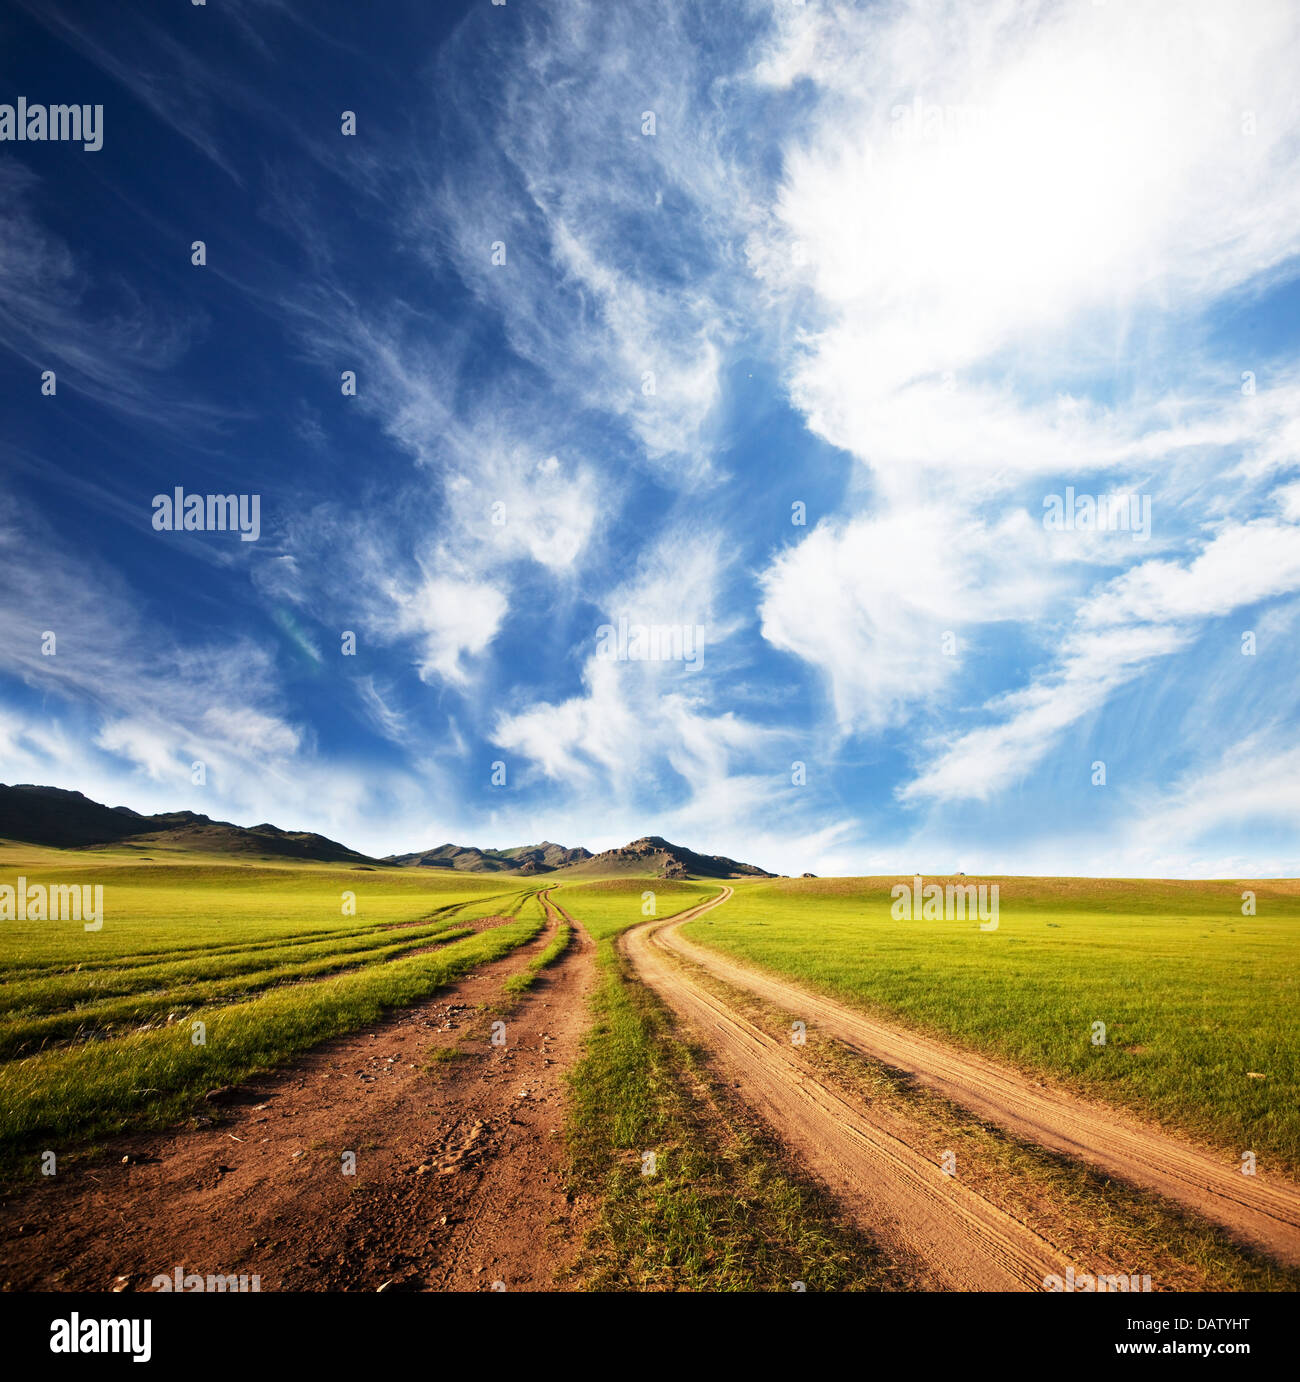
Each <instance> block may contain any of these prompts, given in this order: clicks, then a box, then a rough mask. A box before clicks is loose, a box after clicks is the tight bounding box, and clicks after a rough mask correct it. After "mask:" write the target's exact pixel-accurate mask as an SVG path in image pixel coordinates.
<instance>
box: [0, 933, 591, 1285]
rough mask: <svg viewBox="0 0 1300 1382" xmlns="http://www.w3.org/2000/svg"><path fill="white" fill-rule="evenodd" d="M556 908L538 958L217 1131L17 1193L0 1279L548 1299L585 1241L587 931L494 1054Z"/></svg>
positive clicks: (489, 971)
mask: <svg viewBox="0 0 1300 1382" xmlns="http://www.w3.org/2000/svg"><path fill="white" fill-rule="evenodd" d="M547 911H548V923H547V926H546V929H545V931H544V933H543V934H542V935H541V936H540V937H538V938H537V939H535V940H534V941H532V942H531V943H530V944H528V945H526V946H522V947H521V948H520V949H518V950H516V951H514V952H513V953H512V954H510V955H508V956H506V957H505V958H503V959H502V960H500V961H498V962H496V963H495V964H491V965H485V966H483V967H482V968H480V969H479V970H478V971H476V972H475V973H473V974H471V975H469V976H467V977H466V978H465V979H463V980H462V981H460V982H459V983H457V984H454V985H451V986H449V987H448V988H446V989H444V990H442V991H441V992H440V993H438V994H437V995H435V996H434V997H433V998H431V999H429V1000H428V1001H426V1002H424V1003H421V1004H418V1005H416V1006H414V1007H412V1008H409V1009H406V1010H404V1011H402V1012H400V1013H396V1014H394V1015H393V1016H392V1017H390V1018H388V1019H387V1020H385V1021H383V1022H380V1023H378V1024H376V1025H374V1026H373V1027H371V1028H369V1029H368V1030H366V1031H364V1032H361V1033H358V1034H356V1035H354V1036H349V1037H343V1038H340V1039H338V1040H335V1041H331V1042H328V1043H326V1044H324V1045H322V1046H320V1047H318V1048H317V1049H316V1050H314V1051H312V1052H311V1053H310V1055H309V1056H307V1057H306V1058H305V1059H303V1060H301V1061H299V1062H296V1063H295V1064H294V1065H293V1066H291V1067H290V1068H288V1069H287V1070H285V1071H283V1072H278V1073H274V1074H268V1075H265V1076H263V1077H261V1078H259V1079H257V1080H255V1081H253V1082H250V1083H249V1084H248V1085H246V1086H243V1087H241V1088H240V1089H239V1090H237V1091H233V1093H232V1095H231V1096H229V1097H228V1099H227V1100H225V1101H222V1102H221V1103H220V1104H218V1105H214V1107H213V1108H212V1110H211V1112H212V1115H213V1117H212V1119H211V1120H210V1121H211V1122H212V1126H209V1127H202V1128H199V1129H198V1130H190V1129H184V1130H177V1131H174V1132H169V1133H162V1134H153V1135H143V1136H138V1137H131V1138H122V1139H116V1140H114V1141H113V1143H112V1144H111V1145H110V1146H109V1147H107V1148H106V1150H105V1154H104V1155H103V1156H102V1157H98V1158H96V1159H95V1160H94V1161H93V1162H91V1163H89V1164H86V1165H82V1166H76V1167H71V1166H70V1167H69V1169H68V1170H66V1171H63V1170H61V1171H60V1173H59V1174H58V1175H57V1176H55V1177H53V1178H51V1179H48V1180H47V1179H42V1180H41V1181H40V1182H38V1183H37V1184H35V1185H33V1186H30V1187H25V1188H22V1189H19V1190H16V1191H14V1192H12V1193H10V1194H8V1195H6V1196H5V1199H4V1203H3V1204H2V1205H0V1284H2V1285H3V1286H4V1287H6V1288H8V1289H28V1290H30V1289H39V1290H58V1289H83V1290H110V1289H114V1288H115V1284H116V1288H117V1289H126V1290H135V1291H140V1290H149V1289H150V1288H151V1283H152V1280H153V1278H154V1277H155V1276H156V1275H160V1274H168V1275H170V1274H172V1273H173V1271H174V1269H175V1267H177V1266H180V1267H183V1268H184V1271H185V1272H186V1273H197V1274H199V1275H202V1276H205V1277H206V1276H207V1275H208V1274H213V1275H222V1276H229V1275H233V1274H248V1275H250V1276H251V1275H252V1274H257V1275H259V1276H260V1277H261V1289H262V1290H266V1291H271V1290H368V1291H374V1290H377V1289H380V1288H381V1287H383V1288H385V1289H389V1290H430V1289H432V1290H489V1289H492V1287H493V1285H494V1283H495V1284H496V1289H498V1290H500V1289H506V1290H516V1289H531V1290H544V1289H554V1287H555V1285H556V1284H557V1282H556V1276H557V1273H561V1274H562V1272H563V1269H564V1267H565V1265H566V1264H567V1262H568V1260H569V1259H570V1258H571V1257H572V1255H573V1254H574V1253H575V1252H576V1249H577V1246H578V1238H579V1235H580V1230H581V1214H580V1212H579V1210H578V1209H577V1207H575V1206H573V1205H571V1204H569V1203H567V1201H566V1199H565V1193H564V1187H563V1183H562V1176H561V1167H562V1165H563V1160H564V1140H563V1132H564V1108H563V1102H564V1098H565V1089H564V1083H563V1077H564V1072H565V1071H566V1070H567V1068H568V1067H569V1065H570V1064H571V1062H572V1061H573V1060H574V1059H575V1058H576V1057H577V1055H578V1054H579V1049H580V1046H581V1042H582V1038H583V1035H584V1033H585V1030H586V1025H587V1020H588V1019H587V993H588V990H589V987H590V985H591V982H592V971H593V965H592V955H593V951H594V947H593V946H592V944H591V942H590V940H589V939H588V938H587V936H586V935H585V933H583V932H582V931H581V930H580V929H577V928H575V931H574V936H573V939H572V941H571V942H570V945H569V948H568V950H567V951H566V952H565V954H564V956H563V957H562V958H561V959H560V960H559V961H558V962H557V963H556V965H554V966H553V967H551V968H550V969H547V970H545V971H543V973H542V975H541V976H540V977H539V978H538V980H537V982H536V984H535V986H534V988H533V989H532V990H530V991H529V993H528V994H527V995H526V996H525V997H524V998H523V999H522V1000H521V1001H520V1002H519V1003H518V1004H517V1006H515V1007H513V1008H512V1009H510V1010H509V1011H507V1012H505V1013H504V1015H501V1016H500V1020H503V1021H504V1023H505V1029H504V1037H505V1044H504V1045H493V1044H492V1043H491V1040H490V1022H491V1021H492V1020H493V1019H494V1018H497V1017H498V1016H499V1014H498V1013H497V1012H496V1011H495V1010H494V1005H496V1004H498V1003H499V1002H500V1001H501V998H502V984H503V982H504V980H505V979H506V978H507V977H509V976H510V975H512V974H516V973H519V972H520V971H522V970H523V969H524V967H525V966H526V965H527V963H528V962H529V961H530V960H531V959H534V958H536V956H537V954H538V953H540V951H541V949H542V948H543V947H544V946H545V945H546V944H547V941H548V939H549V938H550V937H552V936H553V935H554V933H555V928H556V925H557V921H556V916H555V913H554V910H553V909H551V908H550V907H548V908H547ZM484 1006H486V1008H487V1010H486V1011H481V1010H480V1009H481V1008H483V1007H484ZM453 1048H457V1049H458V1050H459V1053H460V1054H458V1055H456V1056H455V1058H453V1059H439V1058H438V1057H439V1055H440V1053H441V1054H442V1055H444V1056H445V1055H448V1054H450V1053H451V1051H452V1050H453ZM346 1152H351V1153H353V1154H355V1174H351V1175H349V1174H345V1173H344V1167H345V1165H347V1162H346V1160H345V1157H344V1153H346ZM123 1158H126V1160H125V1162H124V1160H123Z"/></svg>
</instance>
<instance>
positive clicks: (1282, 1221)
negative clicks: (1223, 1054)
mask: <svg viewBox="0 0 1300 1382" xmlns="http://www.w3.org/2000/svg"><path fill="white" fill-rule="evenodd" d="M731 891H732V890H731V889H730V888H727V889H724V891H723V893H722V895H720V896H719V897H717V898H715V899H712V900H711V901H710V902H709V903H706V904H704V905H703V906H701V907H698V908H694V909H692V910H691V911H690V912H688V913H684V914H682V915H680V916H677V917H674V918H670V919H669V920H667V921H658V922H650V923H647V924H646V925H644V926H641V927H638V928H636V929H635V930H633V931H630V932H628V933H626V935H625V936H624V946H625V950H626V953H627V954H628V956H629V958H630V959H631V960H632V962H633V964H634V965H635V967H636V969H637V971H638V973H639V974H640V976H641V977H642V979H644V981H645V982H646V983H647V984H649V985H650V986H651V988H653V989H654V990H655V992H656V993H658V994H659V995H660V997H661V998H663V999H664V1000H665V1001H666V1002H667V1003H668V1004H669V1006H670V1007H672V1008H673V1009H675V1010H676V1011H678V1012H680V1013H682V1015H683V1016H685V1017H687V1018H688V1019H690V1020H691V1021H692V1022H693V1023H694V1025H695V1026H696V1027H697V1028H698V1029H699V1031H700V1033H701V1035H702V1036H703V1037H704V1040H705V1042H706V1044H707V1045H709V1046H710V1047H712V1048H713V1049H714V1051H715V1052H716V1053H717V1054H718V1055H719V1056H720V1057H721V1058H722V1059H723V1061H724V1062H726V1063H727V1064H728V1065H729V1066H730V1068H732V1069H733V1070H734V1071H735V1072H736V1074H737V1076H738V1077H739V1079H740V1081H741V1088H742V1091H743V1092H744V1093H745V1094H746V1097H748V1098H750V1099H751V1100H752V1101H753V1103H754V1104H755V1106H756V1107H759V1108H760V1110H761V1111H763V1112H764V1113H765V1114H766V1116H767V1117H768V1120H769V1121H770V1122H771V1123H772V1124H773V1125H774V1127H775V1128H776V1129H777V1131H778V1132H779V1133H780V1134H781V1136H782V1137H783V1139H784V1140H785V1141H786V1142H787V1143H788V1144H789V1145H791V1146H792V1147H794V1148H796V1149H797V1150H799V1151H800V1152H801V1153H802V1154H803V1155H804V1156H806V1158H807V1160H808V1164H809V1165H810V1167H812V1169H814V1170H815V1171H817V1172H818V1173H819V1174H820V1175H821V1176H822V1178H823V1179H824V1180H826V1181H827V1183H828V1184H830V1185H831V1186H832V1188H834V1189H835V1190H836V1191H837V1192H838V1193H839V1194H840V1196H841V1198H842V1199H843V1200H844V1202H845V1203H846V1205H848V1206H850V1207H852V1206H855V1205H856V1206H858V1207H859V1208H860V1209H861V1210H862V1211H863V1221H864V1223H867V1225H868V1226H869V1227H872V1228H873V1229H874V1230H875V1231H876V1232H877V1234H878V1235H879V1234H880V1233H881V1232H882V1231H883V1232H884V1235H885V1236H886V1237H894V1238H896V1239H897V1241H898V1242H899V1243H900V1244H902V1245H903V1246H905V1247H907V1248H908V1249H910V1250H911V1251H913V1252H916V1253H917V1254H919V1255H920V1256H921V1257H923V1258H924V1259H925V1260H926V1261H929V1262H932V1263H934V1264H936V1270H937V1271H938V1273H939V1275H940V1276H941V1278H942V1279H943V1284H945V1285H949V1286H957V1287H960V1288H967V1289H969V1288H970V1287H971V1286H982V1287H984V1288H985V1289H1005V1288H1006V1287H1007V1286H1008V1285H1009V1284H1018V1285H1020V1286H1021V1287H1031V1288H1034V1289H1041V1288H1042V1280H1043V1277H1044V1276H1045V1275H1047V1274H1048V1273H1056V1274H1058V1275H1059V1274H1062V1273H1063V1271H1064V1267H1063V1265H1060V1263H1061V1261H1062V1259H1061V1258H1060V1256H1059V1254H1057V1252H1056V1250H1055V1249H1054V1248H1052V1247H1051V1245H1049V1244H1047V1243H1046V1242H1044V1241H1043V1240H1042V1239H1041V1238H1039V1237H1038V1236H1037V1235H1035V1234H1034V1233H1032V1232H1030V1231H1029V1230H1028V1229H1025V1228H1023V1227H1022V1226H1021V1225H1020V1224H1018V1223H1017V1222H1016V1221H1015V1220H1014V1219H1010V1218H1009V1217H1008V1216H1007V1215H1006V1214H1004V1213H1003V1212H1002V1211H1000V1210H998V1209H996V1208H995V1207H994V1206H992V1205H989V1204H987V1203H986V1202H984V1201H982V1200H979V1198H978V1197H977V1196H974V1195H973V1194H971V1193H970V1192H964V1191H963V1190H962V1188H961V1187H960V1186H958V1185H957V1184H956V1183H955V1182H954V1181H953V1180H951V1179H949V1178H947V1177H944V1176H943V1175H942V1173H941V1171H940V1170H939V1168H938V1167H937V1166H936V1165H934V1163H933V1162H931V1161H929V1160H927V1159H926V1158H923V1157H918V1156H917V1154H916V1153H915V1152H913V1151H912V1150H911V1149H910V1148H909V1147H908V1146H907V1143H906V1128H905V1127H903V1128H900V1127H898V1126H896V1125H895V1126H892V1127H887V1126H885V1125H883V1123H882V1120H881V1119H880V1117H879V1116H878V1115H876V1114H875V1113H874V1112H873V1113H872V1115H871V1116H870V1117H868V1115H867V1113H866V1112H865V1111H864V1110H863V1109H862V1108H861V1107H858V1106H855V1105H853V1104H850V1103H848V1102H847V1101H846V1100H845V1099H844V1098H842V1097H841V1096H840V1095H839V1094H838V1093H837V1092H836V1091H835V1090H834V1089H832V1088H831V1087H830V1086H829V1085H828V1084H826V1083H824V1082H822V1081H820V1080H819V1079H818V1078H816V1077H815V1076H814V1075H813V1074H812V1073H811V1072H810V1071H809V1070H808V1069H807V1068H806V1066H804V1065H803V1064H802V1063H801V1062H800V1061H799V1059H798V1057H797V1055H796V1053H795V1051H794V1050H793V1049H792V1047H791V1046H790V1045H789V1044H788V1043H786V1042H783V1041H777V1040H775V1039H774V1038H772V1037H771V1036H769V1035H768V1034H766V1033H765V1032H762V1031H760V1030H759V1029H758V1028H756V1027H754V1026H753V1024H752V1023H750V1022H748V1021H747V1020H746V1019H745V1018H744V1017H742V1016H740V1015H739V1014H737V1013H735V1012H733V1011H732V1010H731V1009H730V1008H729V1007H728V1005H727V1004H726V1003H724V1002H723V1001H721V1000H720V999H718V998H717V997H716V996H715V995H714V994H712V993H711V992H709V991H708V990H707V989H705V988H704V987H703V986H701V985H700V984H698V983H696V982H693V981H692V979H691V976H690V971H689V969H683V968H682V967H681V966H680V965H679V964H676V963H675V962H674V961H673V960H671V959H670V958H669V953H670V952H676V954H678V955H680V956H682V957H683V958H685V959H688V960H690V961H691V962H693V963H694V964H697V965H699V966H701V967H702V968H703V969H705V970H706V971H707V972H708V973H710V974H713V975H715V976H716V977H717V978H719V979H721V980H724V981H725V982H726V983H729V984H732V985H734V986H736V987H737V988H741V989H745V990H748V991H749V992H751V993H753V994H755V995H756V996H758V997H759V998H761V999H764V1000H765V1001H767V1002H769V1003H772V1004H773V1005H775V1006H776V1007H778V1008H780V1009H781V1010H783V1011H785V1012H788V1013H790V1014H792V1015H794V1016H795V1017H798V1018H799V1019H801V1020H803V1021H805V1022H806V1023H807V1024H808V1026H809V1028H810V1029H813V1028H816V1029H819V1030H821V1031H822V1032H824V1033H826V1034H827V1035H830V1036H833V1037H836V1038H838V1039H839V1040H840V1041H842V1042H844V1043H845V1044H846V1045H848V1046H850V1047H851V1048H853V1049H855V1050H857V1051H859V1052H861V1053H863V1054H864V1055H867V1056H869V1057H871V1058H872V1059H874V1060H877V1061H880V1062H882V1063H883V1064H885V1065H887V1066H889V1067H891V1068H893V1069H895V1070H901V1071H904V1072H906V1073H908V1074H910V1075H911V1076H913V1077H914V1078H915V1079H916V1080H917V1081H918V1082H919V1083H921V1084H924V1085H927V1086H928V1087H930V1088H932V1089H934V1090H937V1091H938V1092H940V1093H941V1094H943V1095H944V1096H945V1097H947V1098H948V1099H950V1100H952V1102H954V1103H956V1104H959V1105H961V1106H963V1107H965V1108H968V1109H970V1110H971V1111H972V1112H974V1113H976V1114H977V1115H978V1116H980V1117H982V1118H985V1119H987V1120H988V1121H990V1122H993V1123H996V1124H998V1125H999V1126H1001V1127H1004V1128H1006V1129H1007V1130H1008V1131H1010V1132H1012V1133H1014V1134H1015V1135H1016V1136H1018V1137H1021V1138H1025V1139H1027V1140H1031V1141H1034V1142H1037V1143H1039V1144H1040V1145H1042V1146H1045V1147H1049V1148H1051V1149H1053V1150H1055V1151H1059V1152H1065V1153H1067V1154H1069V1155H1071V1156H1075V1157H1078V1158H1080V1159H1081V1160H1084V1161H1087V1162H1090V1163H1091V1164H1093V1165H1095V1166H1099V1167H1102V1168H1104V1169H1105V1170H1106V1171H1108V1172H1110V1173H1111V1174H1113V1175H1115V1176H1117V1177H1121V1178H1123V1179H1124V1180H1127V1181H1130V1182H1131V1183H1132V1184H1134V1185H1138V1186H1141V1187H1144V1188H1146V1189H1150V1190H1156V1191H1158V1192H1159V1193H1160V1194H1162V1195H1165V1196H1168V1197H1169V1198H1170V1199H1173V1200H1176V1201H1178V1202H1179V1203H1181V1204H1183V1205H1186V1206H1188V1207H1189V1208H1192V1209H1194V1210H1196V1211H1197V1212H1199V1213H1201V1214H1202V1215H1204V1216H1205V1217H1206V1218H1208V1219H1211V1220H1212V1221H1214V1222H1216V1223H1218V1224H1221V1225H1222V1226H1224V1227H1225V1228H1227V1229H1229V1230H1230V1231H1231V1232H1233V1233H1234V1234H1236V1235H1237V1236H1239V1237H1240V1238H1241V1239H1242V1240H1243V1241H1245V1242H1248V1243H1251V1244H1253V1245H1255V1246H1258V1247H1261V1248H1263V1249H1264V1250H1266V1251H1267V1252H1270V1253H1272V1254H1273V1255H1274V1256H1276V1257H1277V1258H1278V1259H1280V1260H1282V1261H1284V1262H1288V1263H1297V1262H1300V1189H1297V1188H1296V1187H1294V1186H1291V1185H1289V1184H1288V1183H1285V1182H1279V1181H1276V1180H1272V1179H1267V1178H1265V1177H1264V1176H1260V1175H1257V1176H1254V1177H1249V1176H1243V1175H1241V1174H1240V1172H1239V1171H1237V1170H1235V1169H1234V1164H1233V1163H1231V1162H1228V1161H1227V1160H1226V1159H1224V1158H1216V1157H1215V1156H1214V1155H1212V1154H1210V1153H1207V1152H1203V1151H1200V1150H1199V1149H1197V1148H1194V1147H1191V1146H1189V1145H1187V1144H1186V1143H1184V1142H1183V1141H1181V1140H1179V1139H1177V1138H1175V1137H1172V1136H1170V1135H1168V1134H1166V1133H1162V1132H1160V1131H1159V1130H1157V1129H1153V1128H1149V1127H1145V1126H1143V1125H1142V1124H1140V1123H1139V1122H1138V1121H1137V1120H1136V1119H1134V1118H1131V1117H1129V1116H1127V1115H1123V1114H1120V1113H1118V1112H1116V1111H1115V1110H1112V1109H1108V1108H1104V1107H1101V1106H1098V1105H1095V1104H1089V1103H1085V1102H1083V1101H1081V1100H1077V1099H1074V1098H1072V1097H1071V1096H1070V1095H1068V1094H1064V1093H1061V1092H1058V1091H1054V1090H1050V1089H1047V1088H1045V1087H1043V1086H1041V1085H1038V1084H1035V1083H1034V1082H1033V1081H1032V1080H1030V1079H1029V1078H1027V1077H1026V1076H1024V1075H1021V1074H1019V1073H1018V1072H1016V1071H1013V1070H1009V1069H1007V1068H1006V1067H1004V1066H1000V1065H998V1064H997V1063H996V1062H993V1061H991V1060H988V1059H985V1058H984V1057H981V1056H977V1055H973V1054H971V1053H969V1052H965V1051H960V1050H958V1049H956V1048H954V1047H950V1046H947V1045H945V1044H944V1043H942V1042H939V1041H936V1040H933V1039H931V1038H927V1037H922V1036H918V1035H917V1034H915V1033H912V1032H908V1031H905V1030H903V1029H901V1028H897V1027H893V1026H890V1025H889V1024H887V1023H883V1022H881V1021H879V1020H877V1019H875V1018H872V1017H869V1016H867V1015H865V1014H863V1013H861V1012H857V1011H855V1010H854V1009H851V1008H848V1007H846V1006H845V1005H843V1004H840V1003H837V1002H835V1001H833V1000H831V999H827V998H823V997H820V996H818V995H815V994H811V993H808V992H806V991H805V990H803V989H801V988H799V987H797V986H796V985H793V984H790V983H787V982H785V981H783V980H780V979H776V978H772V977H771V976H768V975H766V974H760V973H758V972H756V971H754V970H751V969H748V968H747V967H745V966H744V965H740V964H737V963H736V962H735V961H733V960H730V959H728V958H727V957H725V956H722V955H719V954H717V953H715V952H713V951H710V950H707V949H705V948H703V947H701V946H699V945H695V944H693V943H692V942H690V941H688V940H686V939H685V938H684V937H682V936H681V934H680V929H679V928H680V927H681V926H682V925H683V924H684V923H685V922H687V921H689V920H691V919H692V918H693V917H696V916H699V915H700V914H701V913H702V912H705V911H707V910H709V909H710V908H711V907H714V906H718V905H721V904H722V903H724V902H725V901H726V900H727V898H728V897H730V896H731ZM1053 1263H1056V1264H1057V1265H1051V1264H1053ZM1077 1269H1078V1268H1077V1264H1076V1270H1077ZM1094 1269H1095V1270H1114V1271H1119V1272H1123V1271H1128V1270H1130V1268H1128V1267H1125V1266H1124V1265H1123V1264H1117V1265H1115V1266H1113V1267H1101V1266H1097V1267H1095V1268H1094Z"/></svg>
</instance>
